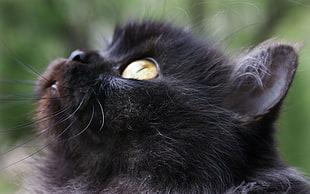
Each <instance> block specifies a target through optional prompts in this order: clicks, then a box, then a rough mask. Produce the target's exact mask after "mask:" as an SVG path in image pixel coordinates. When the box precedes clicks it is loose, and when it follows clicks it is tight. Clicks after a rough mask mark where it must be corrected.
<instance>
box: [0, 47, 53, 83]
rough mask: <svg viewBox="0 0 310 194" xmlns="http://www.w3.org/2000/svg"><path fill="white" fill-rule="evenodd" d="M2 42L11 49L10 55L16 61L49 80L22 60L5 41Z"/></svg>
mask: <svg viewBox="0 0 310 194" xmlns="http://www.w3.org/2000/svg"><path fill="white" fill-rule="evenodd" d="M1 42H2V44H3V45H4V47H5V48H6V49H7V50H8V51H9V53H10V56H11V57H12V58H13V60H14V61H16V62H17V63H18V64H20V65H21V66H23V67H25V68H26V69H28V70H30V71H31V72H32V73H34V74H35V75H37V76H39V77H41V78H42V79H44V80H46V81H48V79H46V78H45V77H44V76H42V74H41V73H40V72H39V71H37V70H36V69H35V68H34V67H32V66H31V65H29V64H27V63H25V62H24V61H22V60H21V59H20V58H19V57H18V56H17V54H16V53H15V52H14V51H13V50H11V49H10V47H8V46H7V45H6V44H5V42H4V41H1Z"/></svg>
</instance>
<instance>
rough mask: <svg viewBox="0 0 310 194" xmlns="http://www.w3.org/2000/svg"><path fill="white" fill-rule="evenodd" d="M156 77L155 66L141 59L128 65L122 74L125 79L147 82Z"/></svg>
mask: <svg viewBox="0 0 310 194" xmlns="http://www.w3.org/2000/svg"><path fill="white" fill-rule="evenodd" d="M157 75H158V71H157V66H156V64H155V63H153V62H152V61H150V60H146V59H142V60H137V61H134V62H132V63H130V64H129V65H128V66H127V67H126V68H125V70H124V71H123V73H122V77H123V78H126V79H137V80H147V79H153V78H155V77H156V76H157Z"/></svg>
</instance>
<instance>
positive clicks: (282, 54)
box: [224, 43, 297, 123]
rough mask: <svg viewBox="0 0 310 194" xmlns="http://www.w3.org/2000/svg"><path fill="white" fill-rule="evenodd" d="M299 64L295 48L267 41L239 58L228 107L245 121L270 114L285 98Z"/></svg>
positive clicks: (232, 74) (227, 102)
mask: <svg viewBox="0 0 310 194" xmlns="http://www.w3.org/2000/svg"><path fill="white" fill-rule="evenodd" d="M296 66H297V54H296V51H295V48H294V47H293V46H292V45H289V44H279V43H277V44H275V43H263V44H261V45H259V46H257V47H256V48H254V49H253V50H252V51H251V52H249V53H248V54H246V55H245V56H244V57H242V58H241V59H240V60H239V61H237V62H236V63H235V65H234V67H233V71H232V73H231V84H232V92H231V94H230V95H229V96H228V97H227V99H226V101H225V102H224V103H225V106H226V107H227V108H229V109H231V110H232V111H234V112H235V113H236V114H237V119H238V120H239V121H240V122H243V123H249V122H252V121H255V120H256V118H260V117H262V116H264V115H265V114H267V113H268V112H269V111H270V110H271V109H272V108H273V107H274V106H276V105H277V104H278V103H279V102H281V100H282V99H283V98H284V97H285V95H286V93H287V91H288V89H289V87H290V85H291V82H292V80H293V77H294V74H295V71H296Z"/></svg>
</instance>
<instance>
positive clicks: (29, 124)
mask: <svg viewBox="0 0 310 194" xmlns="http://www.w3.org/2000/svg"><path fill="white" fill-rule="evenodd" d="M69 108H70V107H66V108H65V109H63V110H60V111H57V112H55V113H52V114H51V115H47V116H44V117H42V118H39V119H37V120H34V121H30V122H27V123H23V124H20V125H17V126H15V127H12V128H9V129H2V130H0V133H3V132H11V131H15V130H20V129H24V128H27V127H30V126H32V125H33V124H35V123H37V122H41V121H45V120H46V119H49V118H53V117H55V116H57V115H59V114H61V113H63V112H65V111H66V110H68V109H69Z"/></svg>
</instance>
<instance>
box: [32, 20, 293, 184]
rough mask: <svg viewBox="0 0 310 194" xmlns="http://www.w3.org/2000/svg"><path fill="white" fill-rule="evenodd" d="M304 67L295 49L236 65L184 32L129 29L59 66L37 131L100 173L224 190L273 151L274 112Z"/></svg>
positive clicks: (250, 56)
mask: <svg viewBox="0 0 310 194" xmlns="http://www.w3.org/2000/svg"><path fill="white" fill-rule="evenodd" d="M295 67H296V54H295V51H294V49H293V48H292V47H291V46H289V45H283V44H263V45H260V46H259V47H257V48H256V49H254V50H253V51H251V52H249V53H247V54H246V55H244V56H243V57H241V58H240V59H238V60H235V61H233V60H229V59H228V57H227V56H225V55H224V54H223V53H222V52H220V51H218V50H217V49H215V48H214V47H213V46H212V45H211V44H208V43H203V42H201V41H198V40H196V39H194V38H192V36H191V34H190V32H188V31H186V30H183V29H181V28H177V27H173V26H171V25H169V24H166V23H156V22H142V23H129V24H127V25H124V26H123V27H119V28H117V29H116V31H115V33H114V37H113V39H112V42H111V44H110V45H109V46H108V48H107V49H106V50H104V51H81V50H77V51H74V52H73V53H72V55H71V56H70V57H69V58H68V59H57V60H55V61H54V62H52V63H51V64H50V66H49V67H48V69H47V70H46V72H45V74H44V75H43V76H42V77H40V78H39V81H38V87H37V92H38V95H39V96H40V97H42V99H41V100H40V102H39V103H38V112H39V114H38V115H37V117H38V120H42V121H41V122H39V124H38V130H39V132H40V133H43V135H44V136H45V140H46V143H47V144H48V145H49V146H50V147H51V148H53V149H54V150H56V151H58V152H59V151H61V154H63V155H65V156H66V157H67V158H71V159H73V160H76V161H83V162H73V163H74V165H76V166H79V167H80V168H83V167H84V168H87V169H90V170H94V171H96V173H97V171H100V172H101V171H104V170H106V168H107V166H109V165H110V166H114V168H109V169H117V171H128V170H130V169H131V170H132V169H137V168H139V169H144V170H146V171H152V172H153V173H155V174H157V175H158V174H160V175H159V176H157V177H161V179H162V178H166V179H174V177H176V176H178V177H181V178H180V179H178V180H179V181H181V182H182V181H184V180H193V179H195V178H197V179H199V177H200V176H197V174H204V176H205V177H209V178H210V179H219V180H218V181H217V182H222V183H223V184H225V182H229V181H230V179H232V178H233V177H240V176H239V175H240V173H243V172H244V171H247V169H250V168H251V166H254V165H255V164H254V163H253V164H252V163H250V164H249V163H247V162H246V161H255V160H257V161H258V162H259V161H261V160H264V159H265V158H268V157H269V154H271V153H272V152H273V151H272V150H273V146H272V142H273V141H272V138H271V136H272V123H273V120H274V115H276V112H277V107H278V106H277V105H279V103H280V102H281V100H282V99H283V97H284V96H285V94H286V92H287V89H288V87H289V85H290V83H291V80H292V78H293V75H294V72H295ZM263 124H264V125H265V126H266V127H265V128H264V129H263V130H260V129H259V126H261V125H263ZM260 152H264V155H263V154H262V155H261V154H260ZM249 153H255V154H249ZM236 156H238V157H236ZM263 158H264V159H263ZM186 169H187V172H188V173H187V174H186V176H185V175H184V173H183V172H184V170H185V171H186ZM202 169H203V170H204V173H202V172H200V171H201V170H202ZM240 169H242V170H240ZM141 171H143V170H140V172H141ZM168 172H169V173H168ZM206 172H208V173H206ZM167 174H169V175H171V176H167ZM214 177H217V178H214ZM183 179H184V180H183Z"/></svg>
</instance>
